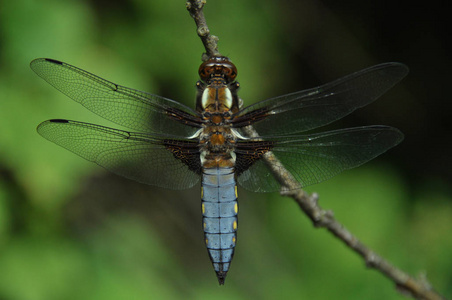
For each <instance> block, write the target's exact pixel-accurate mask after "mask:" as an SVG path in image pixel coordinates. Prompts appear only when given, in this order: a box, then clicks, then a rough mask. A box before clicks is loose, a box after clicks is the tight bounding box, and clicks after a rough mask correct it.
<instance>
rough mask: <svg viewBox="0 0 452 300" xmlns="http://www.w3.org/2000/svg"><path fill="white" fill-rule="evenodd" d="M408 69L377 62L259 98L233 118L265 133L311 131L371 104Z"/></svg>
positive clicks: (401, 65)
mask: <svg viewBox="0 0 452 300" xmlns="http://www.w3.org/2000/svg"><path fill="white" fill-rule="evenodd" d="M407 73H408V68H407V67H406V66H405V65H403V64H400V63H384V64H380V65H376V66H373V67H370V68H368V69H364V70H362V71H359V72H356V73H353V74H351V75H348V76H345V77H343V78H340V79H338V80H336V81H333V82H330V83H327V84H325V85H322V86H320V87H316V88H313V89H309V90H304V91H300V92H297V93H293V94H287V95H283V96H280V97H276V98H271V99H268V100H264V101H261V102H258V103H256V104H254V105H251V106H248V107H246V108H244V109H243V110H241V111H240V112H238V113H237V115H236V116H235V119H234V120H233V121H232V122H233V124H234V127H243V126H247V125H251V124H252V125H253V128H254V129H255V130H256V131H257V132H258V134H259V135H261V136H263V135H274V134H292V133H297V132H298V133H299V132H303V131H307V130H310V129H314V128H317V127H320V126H323V125H326V124H329V123H331V122H333V121H335V120H338V119H340V118H342V117H344V116H346V115H348V114H350V113H351V112H353V111H354V110H356V109H357V108H360V107H363V106H365V105H368V104H369V103H371V102H372V101H374V100H376V99H377V98H378V97H380V96H381V95H382V94H384V93H385V92H386V91H387V90H389V89H390V88H391V87H392V86H394V85H395V84H396V83H397V82H399V81H400V80H401V79H402V78H403V77H405V75H406V74H407ZM241 133H243V132H242V131H241ZM243 134H244V133H243Z"/></svg>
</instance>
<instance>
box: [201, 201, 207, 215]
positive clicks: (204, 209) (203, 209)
mask: <svg viewBox="0 0 452 300" xmlns="http://www.w3.org/2000/svg"><path fill="white" fill-rule="evenodd" d="M201 208H202V214H205V213H206V207H205V206H204V203H203V204H201Z"/></svg>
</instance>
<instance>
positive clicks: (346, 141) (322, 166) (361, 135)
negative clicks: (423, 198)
mask: <svg viewBox="0 0 452 300" xmlns="http://www.w3.org/2000/svg"><path fill="white" fill-rule="evenodd" d="M402 140H403V134H402V133H401V132H400V131H399V130H398V129H396V128H392V127H387V126H368V127H357V128H348V129H342V130H335V131H329V132H323V133H319V134H312V135H295V136H280V137H268V138H265V137H262V138H259V139H256V140H253V139H251V140H246V141H242V142H239V143H238V144H237V149H236V154H237V159H238V160H240V156H241V155H247V154H248V153H249V149H250V148H253V147H254V148H255V149H259V148H261V147H262V146H261V145H263V144H264V143H265V145H269V143H270V144H271V145H273V148H272V150H271V151H272V152H273V154H274V155H275V156H276V158H277V159H278V160H279V162H280V163H281V165H282V166H283V167H284V168H286V169H287V170H288V171H289V172H290V173H291V174H292V176H293V177H294V178H295V179H296V180H297V181H298V182H299V183H300V185H301V187H306V186H308V185H312V184H316V183H319V182H322V181H324V180H327V179H329V178H331V177H333V176H335V175H337V174H339V173H340V172H342V171H344V170H348V169H351V168H354V167H357V166H359V165H361V164H363V163H365V162H367V161H369V160H371V159H373V158H375V157H377V156H378V155H380V154H382V153H384V152H385V151H386V150H388V149H390V148H392V147H394V146H395V145H397V144H398V143H400V142H401V141H402ZM245 149H246V150H248V152H247V151H246V150H245ZM274 167H276V168H279V167H280V165H279V164H278V163H274ZM238 182H239V184H240V185H241V186H243V187H244V188H246V189H248V190H250V191H254V192H272V191H277V190H279V189H280V187H281V186H280V184H279V183H278V182H277V181H276V180H275V179H274V176H273V174H272V173H271V172H270V169H269V168H268V166H267V165H266V162H265V161H264V160H263V159H260V160H257V161H256V162H255V163H254V164H252V165H251V166H250V167H249V168H248V169H247V170H246V171H244V172H243V173H242V174H241V175H240V176H239V177H238Z"/></svg>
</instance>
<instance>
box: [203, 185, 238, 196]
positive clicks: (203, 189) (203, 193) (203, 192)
mask: <svg viewBox="0 0 452 300" xmlns="http://www.w3.org/2000/svg"><path fill="white" fill-rule="evenodd" d="M236 188H237V187H236ZM203 197H204V188H203V187H201V199H202V198H203Z"/></svg>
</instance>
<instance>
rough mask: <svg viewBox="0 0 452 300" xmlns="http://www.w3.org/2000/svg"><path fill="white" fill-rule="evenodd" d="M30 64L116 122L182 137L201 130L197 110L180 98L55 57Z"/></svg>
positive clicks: (58, 87) (53, 83) (146, 130)
mask: <svg viewBox="0 0 452 300" xmlns="http://www.w3.org/2000/svg"><path fill="white" fill-rule="evenodd" d="M30 67H31V68H32V70H33V71H34V72H36V74H38V75H39V76H40V77H42V78H43V79H44V80H45V81H47V82H48V83H50V84H51V85H52V86H54V87H55V88H56V89H57V90H59V91H60V92H62V93H63V94H65V95H66V96H68V97H69V98H71V99H72V100H74V101H76V102H78V103H80V104H81V105H83V106H84V107H86V108H87V109H89V110H90V111H92V112H94V113H95V114H98V115H99V116H101V117H103V118H105V119H107V120H110V121H112V122H114V123H116V124H120V125H122V126H125V127H127V128H131V129H134V130H138V131H144V132H156V133H166V134H173V135H179V136H191V135H193V134H194V133H195V132H196V130H197V129H199V123H197V122H199V121H196V120H199V119H198V115H197V113H196V112H195V111H194V110H192V109H191V108H189V107H186V106H184V105H182V104H180V103H178V102H176V101H173V100H170V99H166V98H163V97H160V96H157V95H152V94H148V93H146V92H141V91H138V90H134V89H131V88H127V87H124V86H120V85H117V84H115V83H112V82H110V81H107V80H105V79H102V78H100V77H98V76H96V75H93V74H91V73H89V72H86V71H84V70H82V69H79V68H77V67H74V66H72V65H69V64H66V63H64V62H60V61H57V60H53V59H48V58H38V59H35V60H33V61H32V62H31V63H30ZM186 124H188V125H192V126H187V125H186Z"/></svg>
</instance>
